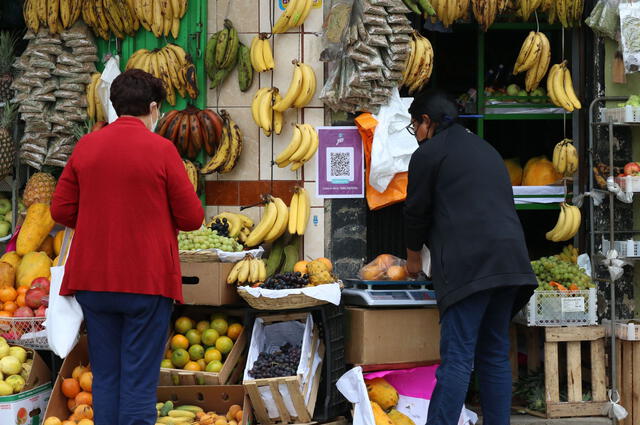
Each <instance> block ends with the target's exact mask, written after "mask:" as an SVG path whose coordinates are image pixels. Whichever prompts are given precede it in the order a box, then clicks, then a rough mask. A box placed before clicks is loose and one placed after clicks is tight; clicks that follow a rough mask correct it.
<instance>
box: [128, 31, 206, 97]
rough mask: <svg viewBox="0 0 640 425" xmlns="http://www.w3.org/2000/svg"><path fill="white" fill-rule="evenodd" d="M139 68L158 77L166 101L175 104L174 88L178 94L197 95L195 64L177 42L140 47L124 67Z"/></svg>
mask: <svg viewBox="0 0 640 425" xmlns="http://www.w3.org/2000/svg"><path fill="white" fill-rule="evenodd" d="M133 68H137V69H141V70H143V71H145V72H148V73H150V74H152V75H153V76H155V77H156V78H160V79H161V80H162V81H163V82H164V85H165V88H166V90H167V102H169V104H170V105H172V106H175V105H176V94H175V90H177V91H178V93H179V94H180V96H182V97H186V96H187V95H188V96H189V97H190V98H191V99H196V98H197V97H198V93H199V91H198V82H197V80H196V66H195V65H194V64H193V60H192V58H191V55H189V54H187V52H185V51H184V49H183V48H182V47H180V46H178V45H177V44H174V43H169V44H167V45H166V46H164V47H162V48H160V49H153V50H148V49H140V50H137V51H136V52H134V53H133V54H132V55H131V57H129V60H128V61H127V65H126V67H125V69H127V70H128V69H133Z"/></svg>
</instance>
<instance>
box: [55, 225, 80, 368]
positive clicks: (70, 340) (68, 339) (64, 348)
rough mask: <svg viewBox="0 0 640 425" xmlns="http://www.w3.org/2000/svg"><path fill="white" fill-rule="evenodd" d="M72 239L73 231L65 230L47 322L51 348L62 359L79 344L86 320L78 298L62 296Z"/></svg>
mask: <svg viewBox="0 0 640 425" xmlns="http://www.w3.org/2000/svg"><path fill="white" fill-rule="evenodd" d="M72 239H73V230H72V229H69V228H67V229H65V230H64V237H63V240H62V247H61V249H60V257H59V260H58V264H59V265H58V266H55V267H51V290H50V292H49V308H48V309H47V313H46V321H45V327H46V329H47V339H48V341H49V348H51V351H53V352H54V353H55V354H56V355H58V356H59V357H61V358H65V357H67V355H68V354H69V353H70V352H71V350H72V349H73V347H75V345H76V343H77V342H78V336H79V332H80V326H81V325H82V320H83V318H84V316H83V314H82V308H81V307H80V304H78V301H76V297H74V296H66V295H60V287H61V286H62V279H63V277H64V269H65V266H64V265H65V263H66V260H67V257H68V255H69V248H70V247H71V241H72Z"/></svg>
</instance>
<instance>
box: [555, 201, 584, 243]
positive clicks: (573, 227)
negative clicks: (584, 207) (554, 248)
mask: <svg viewBox="0 0 640 425" xmlns="http://www.w3.org/2000/svg"><path fill="white" fill-rule="evenodd" d="M581 223H582V214H581V213H580V208H578V207H576V206H575V205H568V204H567V203H564V202H563V203H562V204H560V215H559V216H558V222H557V223H556V225H555V227H554V228H553V229H551V230H549V231H548V232H547V234H546V238H547V240H550V241H553V242H563V241H567V240H569V239H571V238H573V237H574V236H575V235H576V233H578V229H580V224H581Z"/></svg>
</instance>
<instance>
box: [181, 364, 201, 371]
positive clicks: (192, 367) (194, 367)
mask: <svg viewBox="0 0 640 425" xmlns="http://www.w3.org/2000/svg"><path fill="white" fill-rule="evenodd" d="M184 370H190V371H194V372H200V371H202V368H201V367H200V365H199V364H198V363H196V362H187V364H186V365H184Z"/></svg>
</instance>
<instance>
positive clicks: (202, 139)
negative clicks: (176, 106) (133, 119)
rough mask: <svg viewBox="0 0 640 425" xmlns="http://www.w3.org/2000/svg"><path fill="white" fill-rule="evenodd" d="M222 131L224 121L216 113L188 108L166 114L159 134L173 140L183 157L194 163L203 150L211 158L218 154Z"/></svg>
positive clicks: (160, 123)
mask: <svg viewBox="0 0 640 425" xmlns="http://www.w3.org/2000/svg"><path fill="white" fill-rule="evenodd" d="M222 130H223V121H222V119H221V118H220V116H219V115H218V114H216V113H215V111H213V110H211V109H198V108H196V107H195V106H188V107H187V108H186V109H184V110H182V111H178V110H173V111H169V112H168V113H166V114H165V115H164V117H162V119H161V120H160V121H159V122H158V130H157V133H158V134H159V135H161V136H162V137H165V138H167V139H169V140H171V141H172V142H173V143H174V144H175V145H176V147H177V148H178V152H179V153H180V155H181V156H182V157H185V158H189V159H190V160H192V161H193V160H195V159H196V157H197V156H198V154H199V153H200V151H201V150H202V149H203V148H204V149H205V151H206V152H207V155H209V156H213V155H215V154H216V152H217V149H218V144H219V143H220V141H221V139H222V132H223V131H222Z"/></svg>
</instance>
